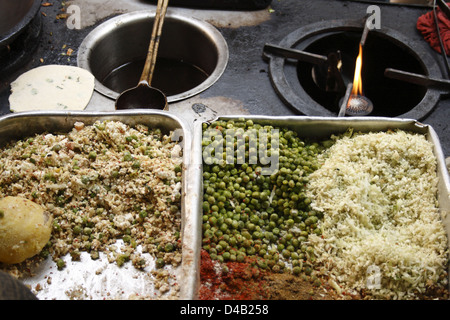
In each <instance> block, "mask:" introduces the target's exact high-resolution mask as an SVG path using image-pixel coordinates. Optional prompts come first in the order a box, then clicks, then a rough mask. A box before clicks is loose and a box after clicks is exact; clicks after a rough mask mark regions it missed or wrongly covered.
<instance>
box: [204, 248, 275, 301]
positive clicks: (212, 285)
mask: <svg viewBox="0 0 450 320" xmlns="http://www.w3.org/2000/svg"><path fill="white" fill-rule="evenodd" d="M254 262H255V261H253V260H252V259H251V258H248V257H247V258H246V260H245V261H244V262H223V263H220V262H219V261H216V260H212V259H211V257H210V256H209V254H208V252H206V251H205V250H202V251H201V261H200V289H199V299H200V300H261V299H265V298H266V296H267V294H266V293H265V290H264V280H262V276H263V272H261V270H260V269H259V268H258V267H257V266H255V263H254Z"/></svg>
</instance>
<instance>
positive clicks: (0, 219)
mask: <svg viewBox="0 0 450 320" xmlns="http://www.w3.org/2000/svg"><path fill="white" fill-rule="evenodd" d="M51 226H52V217H51V216H50V215H49V214H48V213H47V212H46V211H44V209H43V208H42V207H41V206H40V205H38V204H36V203H34V202H32V201H30V200H27V199H24V198H21V197H5V198H2V199H0V262H3V263H6V264H14V263H20V262H22V261H24V260H25V259H27V258H31V257H33V256H34V255H36V254H38V253H39V252H41V250H42V248H44V246H45V245H46V244H47V242H48V241H49V240H50V236H51V230H52V227H51Z"/></svg>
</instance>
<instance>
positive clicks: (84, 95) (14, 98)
mask: <svg viewBox="0 0 450 320" xmlns="http://www.w3.org/2000/svg"><path fill="white" fill-rule="evenodd" d="M94 86H95V81H94V76H93V75H92V74H91V73H90V72H89V71H87V70H85V69H82V68H78V67H73V66H62V65H46V66H42V67H37V68H35V69H32V70H30V71H27V72H25V73H24V74H22V75H21V76H19V77H18V78H17V79H16V80H15V81H14V82H13V83H11V95H10V97H9V105H10V110H11V112H22V111H34V110H84V109H85V108H86V106H87V105H88V103H89V101H90V100H91V97H92V94H93V92H94Z"/></svg>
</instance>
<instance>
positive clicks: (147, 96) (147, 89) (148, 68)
mask: <svg viewBox="0 0 450 320" xmlns="http://www.w3.org/2000/svg"><path fill="white" fill-rule="evenodd" d="M168 5H169V0H158V5H157V8H156V14H155V21H154V22H153V30H152V35H151V39H150V45H149V48H148V52H147V57H146V59H145V65H144V69H143V71H142V75H141V78H140V80H139V83H138V85H137V86H136V87H133V88H131V89H128V90H125V91H124V92H122V93H121V94H120V95H119V97H117V99H116V110H126V109H159V110H166V109H167V97H166V95H165V94H164V93H163V92H162V91H161V90H159V89H157V88H154V87H152V86H151V82H152V78H153V71H154V69H155V64H156V57H157V54H158V47H159V39H160V37H161V32H162V27H163V23H164V17H165V15H166V12H167V6H168Z"/></svg>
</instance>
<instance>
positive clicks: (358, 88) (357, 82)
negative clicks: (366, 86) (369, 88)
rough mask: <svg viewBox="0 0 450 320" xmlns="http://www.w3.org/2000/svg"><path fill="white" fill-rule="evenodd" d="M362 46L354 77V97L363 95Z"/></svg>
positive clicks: (360, 46)
mask: <svg viewBox="0 0 450 320" xmlns="http://www.w3.org/2000/svg"><path fill="white" fill-rule="evenodd" d="M362 52H363V50H362V45H361V44H359V54H358V57H357V58H356V66H355V75H354V77H353V88H352V95H361V96H362V95H363V92H362V78H361V69H362Z"/></svg>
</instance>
